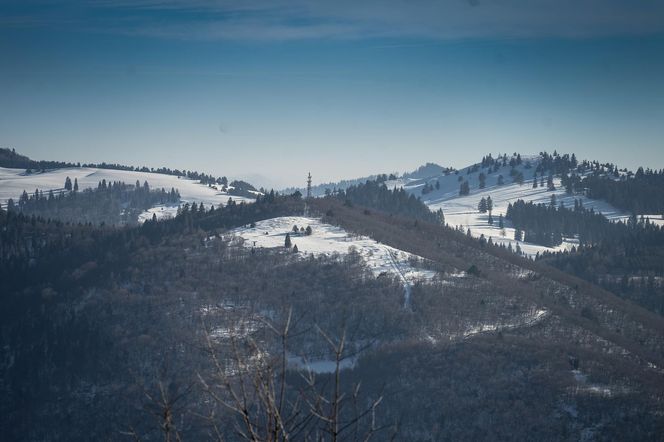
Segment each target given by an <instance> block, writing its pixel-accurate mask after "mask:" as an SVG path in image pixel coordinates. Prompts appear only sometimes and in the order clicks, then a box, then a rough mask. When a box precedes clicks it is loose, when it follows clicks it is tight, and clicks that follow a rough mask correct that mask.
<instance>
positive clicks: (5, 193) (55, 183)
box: [0, 167, 253, 221]
mask: <svg viewBox="0 0 664 442" xmlns="http://www.w3.org/2000/svg"><path fill="white" fill-rule="evenodd" d="M67 177H69V178H71V180H72V182H73V181H74V179H77V180H78V186H79V188H80V190H83V189H86V188H96V187H97V185H98V184H99V182H100V181H101V180H106V181H107V182H113V181H123V182H125V183H126V184H134V183H136V180H138V181H139V182H140V183H141V184H143V182H145V181H147V182H148V184H149V185H150V187H151V188H153V189H160V188H162V187H163V188H164V189H166V190H171V188H175V189H176V190H178V191H179V192H180V196H181V198H182V201H183V202H188V203H193V202H195V203H197V204H200V203H203V204H205V205H206V206H208V207H209V206H210V205H213V204H214V205H215V206H218V205H219V204H226V203H227V202H228V200H229V198H233V200H234V201H237V202H240V201H253V200H249V199H246V198H242V197H237V196H231V195H228V194H227V193H225V192H220V191H218V190H216V189H214V188H212V187H208V186H206V185H204V184H200V183H199V182H198V181H193V180H190V179H187V178H178V177H177V176H173V175H164V174H160V173H150V172H132V171H124V170H114V169H96V168H88V167H69V168H63V169H55V170H50V171H47V172H44V173H33V174H30V175H26V174H25V169H8V168H3V167H0V204H2V205H5V204H6V203H7V200H9V199H10V198H13V199H14V200H17V199H18V198H19V196H20V195H21V194H22V193H23V191H24V190H25V191H27V192H28V193H34V191H35V189H39V190H41V191H43V192H44V193H46V192H48V191H49V190H53V191H55V192H58V191H63V190H64V184H65V179H66V178H67ZM148 212H149V213H148ZM148 212H146V213H144V214H142V215H141V221H145V220H146V219H151V218H152V214H153V213H156V214H157V218H168V217H171V216H174V215H175V213H176V212H177V206H159V207H156V208H153V209H151V210H150V211H148Z"/></svg>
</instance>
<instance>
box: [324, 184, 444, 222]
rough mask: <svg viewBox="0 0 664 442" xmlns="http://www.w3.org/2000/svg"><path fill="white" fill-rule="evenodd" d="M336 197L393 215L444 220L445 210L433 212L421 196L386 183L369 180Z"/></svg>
mask: <svg viewBox="0 0 664 442" xmlns="http://www.w3.org/2000/svg"><path fill="white" fill-rule="evenodd" d="M335 196H336V198H339V199H341V200H343V201H346V203H347V204H357V205H359V206H363V207H366V208H370V209H376V210H380V211H383V212H385V213H389V214H392V215H400V216H406V217H411V218H415V219H420V220H423V221H430V222H443V221H444V218H443V212H442V211H441V210H439V211H438V212H435V213H433V212H431V211H430V210H429V208H428V207H427V206H426V204H424V203H423V202H422V201H421V200H420V199H419V198H417V197H415V195H413V194H408V192H406V191H405V190H404V189H403V188H400V189H388V188H387V186H386V185H385V184H384V183H381V182H378V181H367V182H366V183H364V184H357V185H354V186H350V187H348V188H347V189H346V190H345V191H344V190H340V191H339V192H337V193H336V194H335Z"/></svg>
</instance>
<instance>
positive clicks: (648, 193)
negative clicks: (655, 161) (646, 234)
mask: <svg viewBox="0 0 664 442" xmlns="http://www.w3.org/2000/svg"><path fill="white" fill-rule="evenodd" d="M614 170H615V169H614ZM580 186H581V187H582V188H585V189H586V194H587V195H588V197H590V198H597V199H603V200H606V201H608V202H609V203H611V204H612V205H614V206H616V207H618V208H619V209H623V210H626V211H629V212H631V213H636V214H640V213H647V214H664V171H662V170H660V171H654V170H651V169H646V170H645V171H644V170H643V168H641V167H640V168H639V169H638V170H637V171H636V174H634V176H624V175H623V176H621V177H620V178H619V179H616V178H614V177H612V175H611V174H599V173H593V174H591V175H589V176H587V177H585V178H584V179H583V180H581V183H580Z"/></svg>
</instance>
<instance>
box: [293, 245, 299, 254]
mask: <svg viewBox="0 0 664 442" xmlns="http://www.w3.org/2000/svg"><path fill="white" fill-rule="evenodd" d="M297 252H299V250H298V248H297V244H295V245H294V246H293V253H297Z"/></svg>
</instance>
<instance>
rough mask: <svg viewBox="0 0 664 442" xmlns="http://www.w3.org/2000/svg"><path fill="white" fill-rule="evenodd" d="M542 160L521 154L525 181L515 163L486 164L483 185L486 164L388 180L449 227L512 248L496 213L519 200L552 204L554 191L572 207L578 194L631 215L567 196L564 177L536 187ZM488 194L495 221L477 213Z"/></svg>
mask: <svg viewBox="0 0 664 442" xmlns="http://www.w3.org/2000/svg"><path fill="white" fill-rule="evenodd" d="M538 162H539V156H530V157H525V156H524V157H523V163H522V164H521V165H520V166H517V167H516V170H518V171H520V172H522V173H523V177H524V181H523V184H521V185H519V184H517V183H513V182H512V177H511V176H510V169H511V167H510V166H509V165H508V166H505V167H501V168H499V169H498V171H496V172H491V173H487V171H488V169H484V173H485V174H486V187H485V188H484V189H480V188H479V174H480V172H482V169H480V170H479V171H476V172H473V173H471V174H467V171H468V168H466V169H462V170H460V171H459V174H458V175H457V174H454V173H451V174H449V175H437V176H430V177H428V178H418V179H414V178H406V179H403V178H402V179H398V180H392V181H387V182H386V185H387V186H388V187H389V188H394V187H397V188H398V187H403V188H404V189H405V190H406V191H408V192H409V193H413V194H414V195H416V196H418V197H421V198H422V201H423V202H424V203H425V204H427V205H428V206H429V208H430V209H431V210H433V211H436V210H438V209H442V210H443V213H444V215H445V222H446V223H447V224H448V225H449V226H452V227H457V226H461V227H463V229H464V230H467V229H470V232H471V234H472V235H473V236H474V237H479V236H480V235H484V236H485V237H486V239H487V240H488V239H489V238H491V239H492V241H493V242H494V243H499V244H505V246H507V245H508V244H511V245H512V248H513V249H515V248H516V245H517V241H515V240H514V228H513V226H512V225H511V223H510V222H509V221H507V220H505V222H504V228H503V229H500V228H499V227H498V217H499V216H500V215H501V214H502V215H503V217H504V216H505V214H506V212H507V205H508V204H510V203H514V202H516V201H517V200H519V199H521V200H524V201H525V202H533V203H535V204H541V203H542V204H549V203H550V201H551V195H555V196H556V206H558V205H559V204H560V203H561V202H562V203H563V204H564V205H565V207H568V208H572V207H574V200H575V199H577V200H581V201H582V203H583V206H584V207H585V208H587V209H590V208H592V209H594V211H595V212H599V213H602V214H603V215H604V216H606V217H607V218H608V219H610V220H612V221H620V220H625V219H627V218H628V217H629V214H627V213H626V212H622V211H620V210H618V209H616V208H615V207H613V206H611V205H610V204H609V203H607V202H605V201H603V200H594V199H590V198H587V197H585V196H580V195H573V196H570V195H567V194H566V193H565V189H564V188H563V187H562V186H561V184H560V179H554V184H555V187H556V190H555V191H548V190H547V188H546V179H545V183H544V187H542V186H540V185H539V184H540V178H538V187H537V188H533V175H534V173H535V168H536V167H537V164H538ZM499 175H502V176H503V179H504V183H505V184H503V185H502V186H498V185H497V181H498V176H499ZM538 176H541V175H538ZM459 177H462V178H463V181H468V184H469V186H470V193H469V194H468V195H464V196H459V185H460V181H459ZM436 181H438V182H439V184H440V188H439V189H436V188H435V184H436ZM426 184H430V185H434V189H433V190H432V191H431V192H429V193H427V194H425V195H422V189H423V188H424V186H425V185H426ZM489 196H490V197H491V199H492V200H493V212H492V215H493V219H494V224H493V225H490V224H489V223H488V218H489V214H488V213H479V211H478V210H477V206H478V203H479V202H480V200H481V199H482V198H486V197H489ZM650 220H651V222H656V223H658V224H659V223H664V221H661V216H651V217H650ZM518 244H519V246H520V248H521V250H522V251H523V252H524V253H525V254H526V255H528V256H534V255H535V254H537V253H538V252H540V253H542V252H544V251H556V250H564V249H568V248H571V247H572V246H574V245H577V244H578V241H576V239H575V238H565V239H564V241H563V243H562V244H561V245H559V246H558V247H555V248H549V247H544V246H540V245H537V244H532V243H526V242H523V241H519V242H518Z"/></svg>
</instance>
